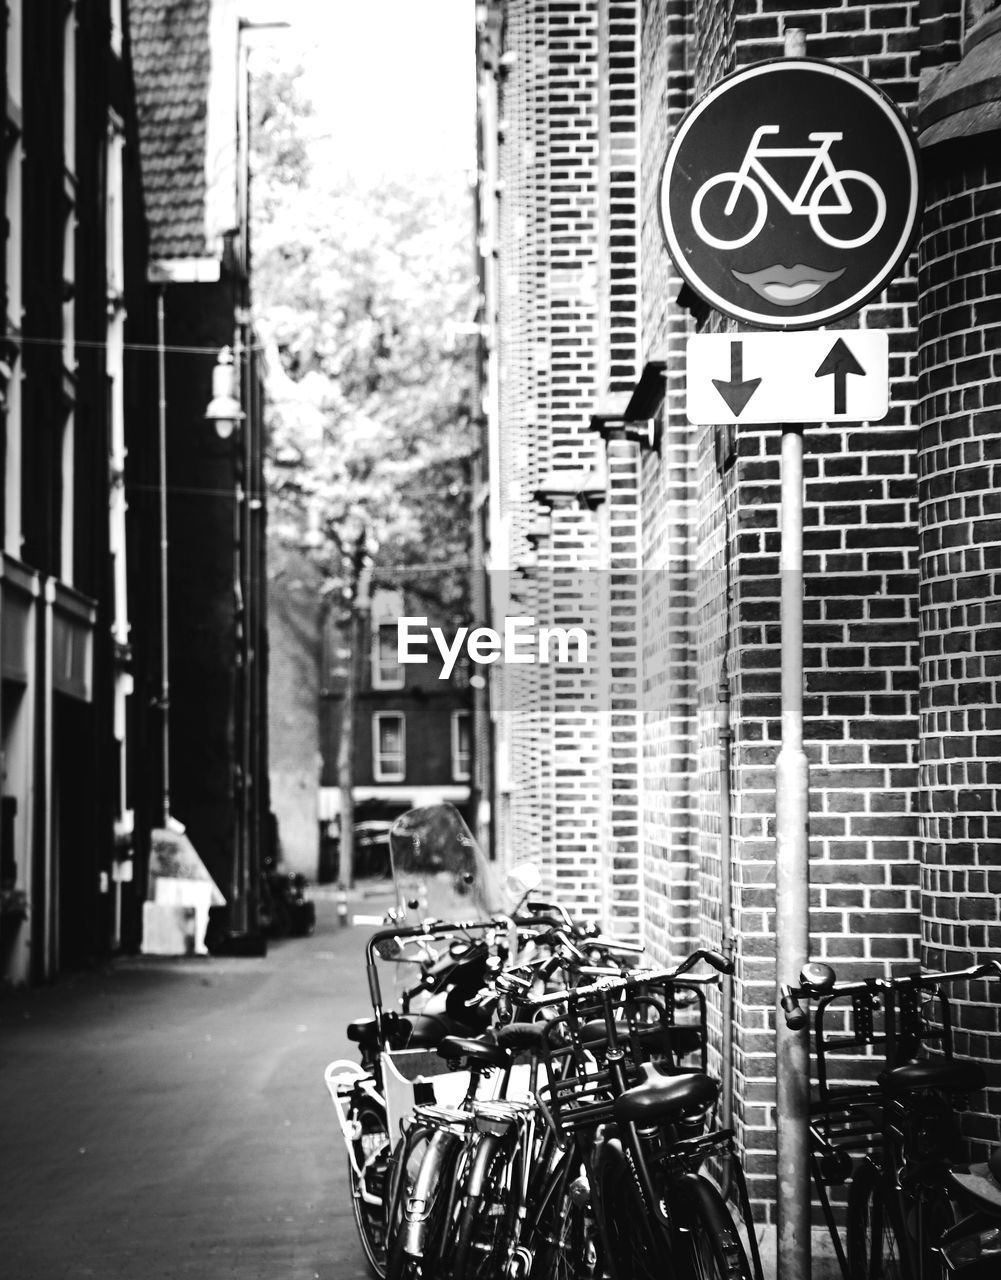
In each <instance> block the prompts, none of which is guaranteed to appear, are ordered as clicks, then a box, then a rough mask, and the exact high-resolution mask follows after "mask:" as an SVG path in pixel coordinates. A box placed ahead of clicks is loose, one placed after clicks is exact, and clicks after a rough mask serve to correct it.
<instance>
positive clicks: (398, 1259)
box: [386, 1127, 460, 1280]
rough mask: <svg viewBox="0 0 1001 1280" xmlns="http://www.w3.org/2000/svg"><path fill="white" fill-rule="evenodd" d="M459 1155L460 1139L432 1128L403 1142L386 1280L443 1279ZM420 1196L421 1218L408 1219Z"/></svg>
mask: <svg viewBox="0 0 1001 1280" xmlns="http://www.w3.org/2000/svg"><path fill="white" fill-rule="evenodd" d="M459 1155H460V1144H459V1143H458V1142H457V1141H451V1140H450V1135H446V1134H442V1133H441V1132H436V1131H435V1130H434V1129H433V1128H429V1127H421V1128H419V1129H415V1130H412V1131H411V1133H410V1134H408V1135H407V1137H406V1138H405V1139H403V1140H402V1141H401V1143H400V1144H399V1145H398V1146H397V1149H396V1151H395V1152H394V1155H393V1164H394V1167H393V1172H392V1178H393V1189H392V1193H391V1196H390V1201H389V1206H388V1211H387V1248H388V1257H387V1262H386V1280H421V1277H428V1278H429V1280H437V1277H438V1276H439V1275H440V1274H441V1272H440V1261H441V1255H442V1250H443V1248H444V1247H445V1244H446V1243H447V1241H446V1236H447V1230H448V1218H449V1212H450V1208H451V1206H452V1204H453V1202H454V1197H453V1195H452V1189H453V1184H454V1180H455V1175H456V1167H457V1162H458V1158H459ZM418 1179H420V1182H419V1183H418ZM415 1194H416V1195H417V1196H419V1197H420V1200H421V1201H422V1204H421V1207H420V1209H419V1210H416V1212H417V1213H418V1215H419V1216H417V1217H415V1218H414V1219H413V1223H408V1220H407V1215H408V1210H409V1209H410V1206H411V1203H412V1199H413V1197H414V1195H415ZM411 1248H412V1249H414V1250H415V1252H413V1253H411V1252H409V1251H408V1249H411Z"/></svg>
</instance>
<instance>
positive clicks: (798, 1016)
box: [779, 960, 1001, 1031]
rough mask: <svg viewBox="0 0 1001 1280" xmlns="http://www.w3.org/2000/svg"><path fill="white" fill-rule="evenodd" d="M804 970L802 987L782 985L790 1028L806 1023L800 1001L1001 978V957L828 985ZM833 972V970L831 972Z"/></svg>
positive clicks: (781, 1001)
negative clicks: (812, 979) (939, 969)
mask: <svg viewBox="0 0 1001 1280" xmlns="http://www.w3.org/2000/svg"><path fill="white" fill-rule="evenodd" d="M805 972H806V970H805V969H804V973H803V974H800V982H801V983H802V985H801V986H799V987H793V986H791V985H790V984H788V983H785V984H783V985H782V986H781V987H779V1006H780V1008H781V1009H782V1012H783V1014H784V1015H785V1020H786V1026H787V1027H788V1028H789V1030H790V1031H800V1030H802V1028H803V1027H804V1026H805V1025H806V1011H805V1010H804V1009H803V1008H802V1006H801V1005H800V1003H799V1001H800V999H801V998H802V997H806V998H807V999H811V998H816V997H821V998H825V999H826V998H828V997H829V998H830V999H834V998H836V997H837V996H848V995H857V994H861V993H863V992H877V991H895V990H898V989H899V988H901V987H928V988H932V987H937V986H939V985H940V984H941V983H943V982H959V981H962V980H963V979H964V978H968V979H971V980H972V979H974V978H986V977H994V978H1001V960H987V961H985V962H984V963H983V964H977V965H971V966H970V967H969V968H968V969H951V970H943V971H942V972H935V971H932V972H929V973H921V972H920V971H919V972H918V973H903V974H898V975H897V976H896V977H892V978H862V979H861V980H859V981H855V982H833V983H830V984H827V985H825V986H819V985H818V984H816V983H814V982H810V981H808V980H807V981H804V974H805ZM831 972H832V973H833V970H832V971H831Z"/></svg>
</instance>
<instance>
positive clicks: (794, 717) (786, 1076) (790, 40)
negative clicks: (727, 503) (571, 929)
mask: <svg viewBox="0 0 1001 1280" xmlns="http://www.w3.org/2000/svg"><path fill="white" fill-rule="evenodd" d="M805 52H806V36H805V34H804V32H802V31H801V30H791V29H790V30H787V31H786V33H785V55H786V57H802V56H803V54H804V53H805ZM781 485H782V513H781V537H782V547H781V552H780V556H779V576H780V578H781V605H780V619H781V631H782V640H781V643H782V747H781V750H780V751H779V754H778V759H777V760H776V764H775V836H776V839H775V964H776V989H777V988H778V986H779V985H780V984H781V983H783V982H789V983H794V982H796V981H797V979H798V977H799V972H800V969H802V967H803V965H804V964H806V962H807V960H808V959H809V950H810V844H809V821H810V774H809V764H808V763H807V758H806V752H805V751H804V749H803V428H802V426H798V425H796V426H787V427H785V428H784V429H783V431H782V476H781ZM775 1010H776V1014H775V1107H776V1117H777V1118H776V1126H775V1128H776V1147H777V1151H776V1160H777V1179H776V1182H777V1192H778V1194H777V1200H778V1205H777V1219H778V1240H777V1257H776V1262H777V1268H776V1270H777V1274H778V1275H780V1276H782V1277H783V1278H784V1280H809V1277H810V1274H811V1256H810V1255H811V1248H810V1246H811V1240H810V1128H809V1126H810V1046H809V1031H808V1030H807V1028H806V1027H804V1028H803V1029H802V1030H800V1031H791V1030H790V1029H789V1028H788V1027H787V1026H786V1024H785V1019H784V1018H783V1017H782V1013H781V1007H780V1005H779V1002H778V999H777V998H776V1002H775Z"/></svg>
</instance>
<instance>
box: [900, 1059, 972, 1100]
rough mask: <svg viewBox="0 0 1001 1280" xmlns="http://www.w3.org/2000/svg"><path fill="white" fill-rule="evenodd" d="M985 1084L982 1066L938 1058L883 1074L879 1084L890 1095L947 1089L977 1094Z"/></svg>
mask: <svg viewBox="0 0 1001 1280" xmlns="http://www.w3.org/2000/svg"><path fill="white" fill-rule="evenodd" d="M985 1082H986V1077H985V1076H984V1071H983V1067H981V1066H980V1065H979V1063H976V1062H969V1061H966V1060H965V1059H956V1058H938V1059H936V1060H935V1061H934V1062H905V1063H904V1064H903V1066H900V1067H894V1068H893V1070H892V1071H884V1072H883V1073H882V1075H881V1076H880V1077H879V1083H880V1084H881V1085H882V1086H883V1088H884V1089H886V1090H887V1092H889V1093H898V1094H899V1093H910V1092H912V1091H914V1090H916V1089H947V1090H953V1091H955V1092H956V1093H975V1092H976V1090H977V1089H982V1088H983V1087H984V1084H985Z"/></svg>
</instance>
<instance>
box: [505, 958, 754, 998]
mask: <svg viewBox="0 0 1001 1280" xmlns="http://www.w3.org/2000/svg"><path fill="white" fill-rule="evenodd" d="M701 960H704V961H705V962H706V964H708V965H709V966H710V967H711V968H713V969H715V970H716V971H717V973H733V962H732V961H731V960H727V959H726V957H725V956H721V955H720V954H719V952H718V951H703V950H700V951H693V952H692V954H691V955H690V956H689V957H688V958H687V959H686V960H682V962H681V964H679V965H678V966H677V967H676V968H674V969H634V970H633V971H632V972H631V973H630V974H628V975H627V976H625V977H622V976H617V977H608V978H602V979H599V981H597V982H592V983H589V984H588V985H587V986H582V987H572V988H570V989H569V990H567V991H558V992H555V993H554V994H553V995H547V996H536V997H535V998H534V999H532V1000H526V1002H525V1003H526V1005H528V1006H531V1007H532V1008H541V1007H543V1006H544V1005H551V1004H565V1003H566V1002H567V1001H568V1000H571V999H573V1000H580V999H586V998H588V997H589V996H603V995H607V994H610V993H611V992H613V991H621V990H622V989H623V988H625V987H632V986H640V985H641V984H643V983H644V982H671V981H672V980H673V979H675V978H681V977H683V976H684V975H685V974H686V973H688V972H689V970H691V969H694V968H695V966H696V965H697V964H698V963H699V962H700V961H701ZM715 980H716V976H715V975H713V976H712V977H709V976H706V977H702V978H690V979H689V981H690V982H707V983H708V982H715Z"/></svg>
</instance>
